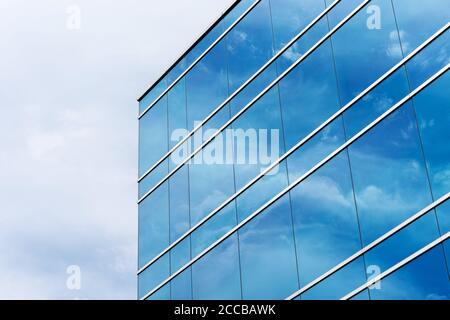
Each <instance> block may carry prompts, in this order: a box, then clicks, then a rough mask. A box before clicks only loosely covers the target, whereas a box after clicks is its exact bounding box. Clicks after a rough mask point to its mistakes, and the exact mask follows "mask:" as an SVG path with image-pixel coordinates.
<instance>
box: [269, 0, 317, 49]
mask: <svg viewBox="0 0 450 320" xmlns="http://www.w3.org/2000/svg"><path fill="white" fill-rule="evenodd" d="M271 4H272V6H271V9H272V21H273V29H274V30H273V32H274V38H275V49H276V51H278V50H280V49H281V48H282V47H283V46H284V45H286V44H287V43H288V42H289V41H291V39H292V38H293V37H294V36H296V35H297V34H298V33H299V32H300V31H301V30H302V29H303V28H305V27H306V26H307V25H308V24H309V23H310V22H311V21H312V20H313V19H315V18H316V17H317V16H318V15H319V14H320V13H321V12H322V11H323V10H324V9H325V4H324V2H323V1H317V0H305V1H297V0H271Z"/></svg>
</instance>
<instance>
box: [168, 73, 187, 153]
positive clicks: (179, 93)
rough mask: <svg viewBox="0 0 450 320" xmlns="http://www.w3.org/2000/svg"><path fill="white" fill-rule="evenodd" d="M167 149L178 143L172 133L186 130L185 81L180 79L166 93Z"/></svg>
mask: <svg viewBox="0 0 450 320" xmlns="http://www.w3.org/2000/svg"><path fill="white" fill-rule="evenodd" d="M167 100H168V117H169V119H168V121H169V148H172V147H173V146H174V145H176V144H177V143H178V141H179V140H175V139H173V138H174V135H175V134H174V131H175V130H178V131H180V130H181V131H183V129H184V130H186V129H187V115H186V87H185V79H184V78H183V79H181V80H180V82H178V83H177V84H176V85H175V86H174V87H173V88H172V89H171V90H170V91H169V93H168V99H167Z"/></svg>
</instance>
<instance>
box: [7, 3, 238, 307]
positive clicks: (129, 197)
mask: <svg viewBox="0 0 450 320" xmlns="http://www.w3.org/2000/svg"><path fill="white" fill-rule="evenodd" d="M231 2H233V1H232V0H214V1H211V0H195V1H194V0H166V1H159V0H150V1H149V0H147V1H137V0H128V1H123V0H120V1H106V0H72V1H65V0H37V1H29V0H0V52H1V54H0V84H1V85H0V112H1V115H0V298H2V299H15V298H22V299H32V298H35V299H48V298H50V299H76V298H78V299H110V298H112V299H115V298H125V299H135V298H136V276H135V273H136V250H137V245H136V243H137V206H136V199H137V186H136V178H137V168H136V165H137V110H138V109H137V102H136V98H137V97H138V96H139V94H140V93H142V92H143V90H144V89H145V88H146V87H147V85H148V84H150V82H151V81H152V80H153V79H156V78H157V77H158V76H159V75H160V73H161V72H163V71H164V70H165V68H166V67H167V66H168V65H169V64H170V63H171V62H173V60H174V59H176V58H177V57H178V56H179V55H180V53H181V52H182V51H183V50H184V49H185V48H186V47H187V46H188V45H189V44H190V43H191V42H192V41H193V40H194V39H196V38H197V36H198V35H199V34H200V33H201V32H202V31H203V30H204V29H205V27H207V26H208V25H209V24H210V23H211V22H212V21H213V20H214V19H215V18H216V17H217V16H218V15H219V14H220V13H221V12H222V11H223V10H224V9H225V8H226V7H227V6H229V5H230V3H231ZM74 8H75V9H74ZM78 9H79V10H80V13H81V15H80V17H81V19H80V22H81V24H80V29H75V30H73V29H72V28H71V27H70V26H73V24H72V22H73V21H72V20H70V19H69V18H70V17H71V14H73V12H74V11H73V10H78ZM68 26H69V28H68ZM70 265H77V266H79V267H80V269H81V289H80V290H69V289H68V288H67V286H66V280H67V278H68V274H67V273H66V269H67V267H68V266H70Z"/></svg>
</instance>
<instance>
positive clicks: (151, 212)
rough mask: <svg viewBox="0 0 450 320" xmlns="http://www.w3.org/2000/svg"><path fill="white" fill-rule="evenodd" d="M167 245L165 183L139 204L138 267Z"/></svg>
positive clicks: (167, 209) (167, 202)
mask: <svg viewBox="0 0 450 320" xmlns="http://www.w3.org/2000/svg"><path fill="white" fill-rule="evenodd" d="M168 245H169V198H168V187H167V183H164V184H163V185H161V187H159V188H158V189H157V190H155V192H153V193H152V194H151V195H149V196H148V197H147V198H146V199H145V200H144V201H143V202H141V203H140V204H139V267H140V268H141V267H142V266H143V265H145V264H146V263H147V262H149V261H150V260H151V259H153V258H154V257H155V256H156V255H157V254H158V253H160V252H161V251H162V250H163V249H165V248H166V247H167V246H168Z"/></svg>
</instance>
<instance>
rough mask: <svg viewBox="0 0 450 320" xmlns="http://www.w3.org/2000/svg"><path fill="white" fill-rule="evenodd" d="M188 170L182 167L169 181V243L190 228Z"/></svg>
mask: <svg viewBox="0 0 450 320" xmlns="http://www.w3.org/2000/svg"><path fill="white" fill-rule="evenodd" d="M188 169H189V168H188V167H182V168H181V169H179V170H178V171H177V172H176V173H175V174H174V175H173V176H172V177H170V181H169V190H170V191H169V192H170V193H169V194H170V242H171V243H172V242H173V241H175V240H177V239H178V238H179V237H181V236H182V235H183V234H184V233H185V232H186V231H187V230H189V228H190V214H189V180H188V179H189V172H188Z"/></svg>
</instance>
